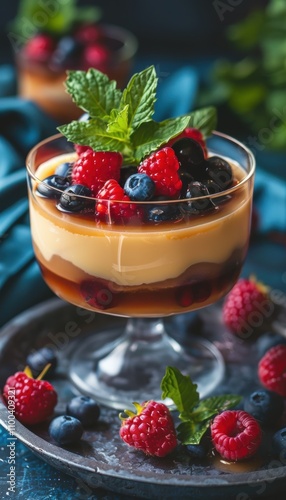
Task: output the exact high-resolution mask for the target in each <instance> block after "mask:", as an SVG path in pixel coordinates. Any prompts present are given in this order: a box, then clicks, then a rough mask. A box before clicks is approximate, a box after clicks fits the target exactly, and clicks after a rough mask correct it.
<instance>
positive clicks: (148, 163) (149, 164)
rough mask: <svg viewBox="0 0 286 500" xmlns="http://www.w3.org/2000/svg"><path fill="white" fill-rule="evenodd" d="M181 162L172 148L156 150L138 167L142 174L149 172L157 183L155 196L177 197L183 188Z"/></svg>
mask: <svg viewBox="0 0 286 500" xmlns="http://www.w3.org/2000/svg"><path fill="white" fill-rule="evenodd" d="M179 167H180V165H179V162H178V159H177V157H176V155H175V152H174V150H173V149H172V148H169V147H166V148H162V149H160V150H159V151H155V153H152V154H151V155H150V156H148V158H145V160H144V161H143V162H141V163H140V165H139V167H138V172H139V173H140V174H147V175H149V177H151V179H152V180H153V181H154V183H155V185H156V191H155V196H167V197H169V198H177V196H178V195H179V193H180V191H181V188H182V181H181V179H180V176H179V174H178V170H179Z"/></svg>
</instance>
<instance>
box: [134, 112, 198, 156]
mask: <svg viewBox="0 0 286 500" xmlns="http://www.w3.org/2000/svg"><path fill="white" fill-rule="evenodd" d="M188 122H189V118H188V117H186V116H183V117H178V118H170V119H167V120H164V121H162V122H155V121H150V122H147V123H142V124H141V125H140V127H139V128H138V129H137V130H135V132H134V133H133V134H132V137H131V140H132V144H133V146H134V151H135V153H134V157H135V160H136V162H139V161H140V160H141V159H142V158H144V157H145V156H147V155H149V154H150V153H151V152H152V151H155V150H156V149H158V148H159V147H160V146H162V145H163V144H165V143H166V142H168V141H169V139H171V138H172V137H174V136H176V135H178V134H180V133H181V132H182V131H183V130H184V129H185V128H186V127H187V125H188Z"/></svg>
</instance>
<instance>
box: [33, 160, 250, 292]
mask: <svg viewBox="0 0 286 500" xmlns="http://www.w3.org/2000/svg"><path fill="white" fill-rule="evenodd" d="M73 158H74V157H70V156H67V155H64V156H61V157H57V158H56V159H53V160H51V161H48V162H46V163H44V164H42V165H41V166H40V169H38V170H37V177H38V178H41V179H43V178H44V177H47V176H48V175H50V174H51V173H52V172H54V170H55V168H56V166H57V165H58V164H60V163H62V162H63V161H67V160H69V161H70V160H71V159H73ZM233 169H234V176H235V177H236V178H237V179H241V178H242V177H243V175H244V174H243V171H242V169H241V168H240V167H238V166H234V165H233ZM250 184H251V183H245V184H244V185H242V186H241V187H240V188H239V189H237V190H236V191H235V192H234V194H233V195H232V197H231V199H229V200H228V201H226V202H224V203H222V204H221V205H220V206H219V208H218V209H217V210H214V211H213V212H211V213H209V214H205V215H203V216H201V217H197V218H194V219H193V220H191V221H188V222H177V223H170V224H161V225H157V226H150V225H146V226H140V227H131V226H130V227H129V226H117V225H103V224H102V225H96V222H95V221H94V218H93V217H84V216H82V215H75V214H67V213H63V212H61V211H59V210H58V209H57V208H56V203H55V200H48V199H45V198H41V197H40V196H38V195H37V194H36V193H35V191H34V192H33V195H32V196H31V211H30V214H31V229H32V235H33V240H34V244H35V246H36V247H37V249H38V254H39V255H41V256H42V260H43V261H45V263H46V266H47V267H48V265H49V263H50V266H51V270H52V260H53V258H54V257H56V256H58V257H61V258H62V259H64V260H65V261H66V262H69V263H70V264H72V265H73V266H74V267H75V268H77V269H79V270H81V271H82V272H84V273H86V274H87V275H89V276H90V277H96V278H97V279H98V278H100V279H103V280H107V281H110V282H112V283H114V284H115V286H116V285H117V286H118V287H121V286H123V287H125V286H127V287H133V286H138V285H142V284H152V283H157V282H162V281H165V280H168V279H174V278H176V277H178V276H181V275H183V274H184V273H185V272H186V270H187V269H188V268H190V266H194V265H196V264H199V263H211V264H217V265H219V264H223V263H224V262H225V261H227V260H228V259H229V258H230V256H231V255H232V254H233V252H234V251H235V249H237V248H244V247H246V246H247V241H248V237H249V221H250V211H251V194H252V193H251V191H252V186H250ZM58 272H59V273H60V275H61V276H62V278H66V279H69V277H68V276H67V275H66V272H65V266H62V267H60V268H58Z"/></svg>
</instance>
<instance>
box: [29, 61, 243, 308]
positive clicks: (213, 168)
mask: <svg viewBox="0 0 286 500" xmlns="http://www.w3.org/2000/svg"><path fill="white" fill-rule="evenodd" d="M146 75H148V78H149V79H150V78H151V80H152V79H153V77H154V69H153V68H149V69H148V70H145V71H144V72H142V74H139V75H135V76H134V77H133V79H131V83H130V88H134V85H135V83H136V82H137V81H138V79H139V80H140V82H141V83H142V79H143V77H144V78H145V76H146ZM151 75H153V76H151ZM120 97H121V98H122V95H120ZM125 99H126V96H125ZM198 113H200V112H195V113H194V114H192V115H191V123H192V122H193V123H195V121H196V116H197V117H198ZM210 113H212V111H210ZM113 118H114V117H113ZM92 120H93V118H92V117H91V118H90V120H89V121H88V122H86V123H85V124H83V123H82V122H79V123H73V125H72V127H71V129H69V127H68V126H67V127H64V128H63V130H61V132H67V135H68V136H69V133H71V134H74V133H75V132H74V131H75V129H81V130H84V131H85V132H86V130H87V128H89V127H90V126H92ZM189 120H190V117H188V119H186V118H185V117H184V119H183V120H180V125H179V126H178V127H179V128H177V129H176V130H175V124H176V126H177V125H178V123H179V122H178V121H177V120H175V121H174V120H173V119H172V129H173V130H175V132H172V134H173V135H174V137H173V136H171V137H169V136H168V139H167V141H163V144H162V145H161V146H159V147H155V148H154V149H155V151H154V152H151V153H149V154H147V155H144V157H143V158H142V159H141V160H140V161H138V164H136V162H135V161H134V159H133V161H132V157H131V154H130V152H128V153H126V151H125V152H120V151H118V150H117V151H116V150H114V149H111V150H110V151H105V150H103V147H104V146H102V147H101V148H100V150H99V151H98V150H96V148H95V147H94V146H93V143H92V142H91V145H86V144H85V145H84V144H79V143H78V142H73V141H72V140H71V138H70V140H69V142H68V141H67V140H66V138H65V137H63V136H62V135H59V136H55V137H53V138H51V139H49V140H47V141H44V142H43V143H42V144H40V145H39V146H37V147H36V148H35V149H34V151H32V152H31V153H30V156H29V158H28V171H29V188H30V189H29V195H30V217H31V230H32V237H33V244H34V249H35V254H36V257H37V260H38V262H39V264H40V267H41V270H42V273H43V276H44V278H45V280H46V282H47V283H48V285H49V286H50V287H51V289H52V290H53V291H54V292H55V293H56V294H57V295H58V296H59V297H61V298H63V299H65V300H67V301H69V302H71V303H73V304H76V305H78V306H80V307H83V308H86V309H90V310H93V311H97V312H104V313H109V314H115V315H122V316H134V317H136V316H137V317H144V316H149V317H152V316H154V317H156V316H167V315H171V314H176V313H182V312H186V311H192V310H194V309H198V308H200V307H204V306H206V305H208V304H211V303H213V302H214V301H216V300H218V299H220V298H221V297H222V296H224V295H225V294H226V293H227V292H228V291H229V290H230V288H231V287H232V286H233V285H234V283H235V282H236V280H237V278H238V276H239V273H240V271H241V267H242V264H243V262H244V258H245V256H246V252H247V247H248V240H249V232H250V220H251V205H252V190H253V166H251V164H250V165H249V166H248V167H247V168H245V166H242V165H240V164H239V163H238V162H237V161H236V160H234V159H233V158H229V157H223V156H218V150H217V149H214V150H212V149H211V148H209V147H208V141H207V140H205V137H204V134H203V133H202V132H201V131H200V130H199V129H198V128H196V127H189V126H188V124H189ZM186 125H187V126H186ZM153 126H154V125H153ZM173 126H174V127H173ZM168 128H169V129H170V123H169V124H168ZM69 130H72V132H69ZM178 130H179V133H178ZM95 136H96V134H95ZM210 137H211V138H214V137H217V139H218V143H219V144H220V145H223V144H225V143H226V144H228V143H231V141H232V140H231V139H230V138H228V137H225V136H223V135H221V134H216V133H212V134H211V135H210ZM86 138H87V135H86V133H85V135H84V138H83V139H82V142H84V141H86ZM77 139H79V136H77ZM92 140H97V141H98V140H99V139H98V138H97V139H94V138H93V139H92ZM160 140H161V139H160ZM235 147H241V148H242V146H240V145H239V143H237V144H235ZM124 155H125V156H127V157H128V160H129V162H128V163H127V161H126V160H125V156H124ZM135 160H136V158H135ZM125 161H126V163H125ZM136 161H137V160H136ZM250 163H251V162H250Z"/></svg>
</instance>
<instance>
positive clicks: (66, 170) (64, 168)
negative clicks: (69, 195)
mask: <svg viewBox="0 0 286 500" xmlns="http://www.w3.org/2000/svg"><path fill="white" fill-rule="evenodd" d="M72 168H73V164H72V163H69V162H65V163H61V164H60V165H58V166H57V168H56V170H55V175H59V176H61V177H68V178H70V177H71V173H72Z"/></svg>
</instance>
